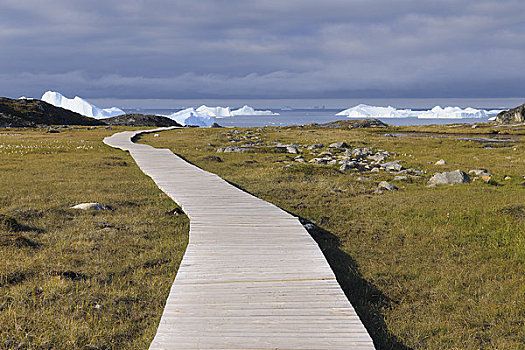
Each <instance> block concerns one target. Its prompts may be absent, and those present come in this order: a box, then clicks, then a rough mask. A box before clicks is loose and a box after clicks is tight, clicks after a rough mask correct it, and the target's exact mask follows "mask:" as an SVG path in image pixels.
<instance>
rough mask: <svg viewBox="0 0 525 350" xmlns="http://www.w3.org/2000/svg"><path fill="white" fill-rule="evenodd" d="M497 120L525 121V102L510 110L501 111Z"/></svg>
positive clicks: (508, 122) (512, 122) (509, 122)
mask: <svg viewBox="0 0 525 350" xmlns="http://www.w3.org/2000/svg"><path fill="white" fill-rule="evenodd" d="M496 122H498V123H500V124H517V123H525V103H524V104H522V105H521V106H518V107H516V108H512V109H509V110H508V111H503V112H500V113H499V114H498V116H497V117H496Z"/></svg>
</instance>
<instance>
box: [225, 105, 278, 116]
mask: <svg viewBox="0 0 525 350" xmlns="http://www.w3.org/2000/svg"><path fill="white" fill-rule="evenodd" d="M236 115H279V113H274V112H272V111H257V110H255V109H253V107H250V106H247V105H244V106H243V107H241V108H239V109H236V110H234V111H232V116H236Z"/></svg>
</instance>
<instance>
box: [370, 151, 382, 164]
mask: <svg viewBox="0 0 525 350" xmlns="http://www.w3.org/2000/svg"><path fill="white" fill-rule="evenodd" d="M368 159H370V160H373V161H374V162H376V163H381V162H384V161H385V160H386V159H387V156H386V155H384V154H379V153H378V154H374V155H371V156H368Z"/></svg>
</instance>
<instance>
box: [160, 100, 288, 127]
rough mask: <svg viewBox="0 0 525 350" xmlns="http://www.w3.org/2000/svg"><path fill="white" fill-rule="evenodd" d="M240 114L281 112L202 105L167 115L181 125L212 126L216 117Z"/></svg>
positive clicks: (248, 107)
mask: <svg viewBox="0 0 525 350" xmlns="http://www.w3.org/2000/svg"><path fill="white" fill-rule="evenodd" d="M238 115H243V116H246V115H279V113H273V112H272V111H258V110H255V109H254V108H253V107H250V106H244V107H242V108H239V109H235V110H231V109H230V107H220V106H217V107H208V106H206V105H202V106H200V107H198V108H193V107H191V108H186V109H183V110H181V111H178V112H175V113H173V114H170V115H166V117H168V118H170V119H173V120H175V121H176V122H177V123H179V124H181V125H196V126H210V125H211V124H213V123H214V122H215V119H216V118H217V119H218V118H228V117H235V116H238Z"/></svg>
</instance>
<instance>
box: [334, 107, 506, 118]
mask: <svg viewBox="0 0 525 350" xmlns="http://www.w3.org/2000/svg"><path fill="white" fill-rule="evenodd" d="M499 112H501V110H484V109H475V108H471V107H467V108H460V107H445V108H442V107H440V106H436V107H434V108H432V109H429V110H424V111H414V110H412V109H396V108H394V107H391V106H388V107H376V106H368V105H365V104H360V105H357V106H355V107H352V108H349V109H345V110H344V111H341V112H339V113H337V114H336V115H337V116H345V117H348V118H379V119H381V118H419V119H464V118H489V117H492V116H494V115H496V114H498V113H499Z"/></svg>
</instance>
